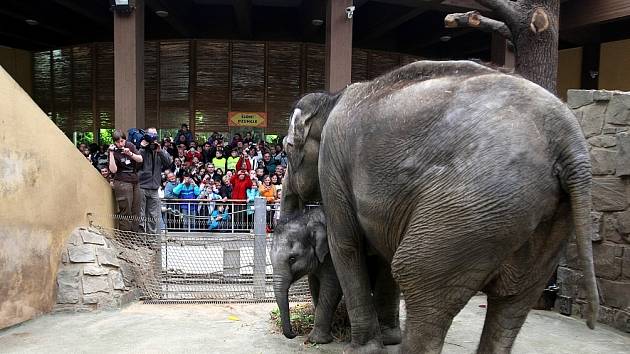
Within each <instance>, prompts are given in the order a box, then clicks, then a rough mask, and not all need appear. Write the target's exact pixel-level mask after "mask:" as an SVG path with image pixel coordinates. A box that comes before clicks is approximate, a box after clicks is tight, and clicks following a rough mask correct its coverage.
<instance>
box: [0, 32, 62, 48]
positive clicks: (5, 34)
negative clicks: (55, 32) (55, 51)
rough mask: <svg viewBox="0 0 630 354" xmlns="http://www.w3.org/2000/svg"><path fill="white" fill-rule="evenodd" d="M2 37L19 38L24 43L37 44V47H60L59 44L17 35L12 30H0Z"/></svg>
mask: <svg viewBox="0 0 630 354" xmlns="http://www.w3.org/2000/svg"><path fill="white" fill-rule="evenodd" d="M0 37H6V38H13V39H15V40H17V41H19V42H23V43H24V44H30V45H32V46H35V47H42V48H46V49H50V48H56V47H58V45H57V44H52V43H48V42H41V41H37V40H34V39H31V38H26V37H23V36H20V35H17V34H15V33H10V32H4V31H0Z"/></svg>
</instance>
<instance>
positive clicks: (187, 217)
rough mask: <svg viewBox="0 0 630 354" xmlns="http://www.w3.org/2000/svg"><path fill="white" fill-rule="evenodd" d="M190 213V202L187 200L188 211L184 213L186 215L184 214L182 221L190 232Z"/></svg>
mask: <svg viewBox="0 0 630 354" xmlns="http://www.w3.org/2000/svg"><path fill="white" fill-rule="evenodd" d="M191 215H192V212H191V211H190V202H188V212H187V213H186V215H184V222H186V225H188V232H190V223H191V220H190V216H191Z"/></svg>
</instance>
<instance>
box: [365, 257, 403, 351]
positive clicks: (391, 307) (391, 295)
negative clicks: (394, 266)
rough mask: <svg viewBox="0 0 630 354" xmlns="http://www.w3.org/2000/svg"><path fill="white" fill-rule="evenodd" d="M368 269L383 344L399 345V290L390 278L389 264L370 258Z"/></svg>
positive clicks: (382, 260)
mask: <svg viewBox="0 0 630 354" xmlns="http://www.w3.org/2000/svg"><path fill="white" fill-rule="evenodd" d="M368 269H369V273H370V278H371V283H372V288H373V290H372V298H373V299H374V306H375V307H376V313H377V315H378V323H379V325H380V327H381V336H382V338H383V344H385V345H392V344H400V342H401V341H402V337H401V333H400V318H399V310H400V289H399V288H398V284H396V281H395V280H394V278H393V277H392V271H391V268H390V265H389V262H387V261H386V260H384V259H383V258H381V257H380V256H376V255H375V256H370V257H369V260H368Z"/></svg>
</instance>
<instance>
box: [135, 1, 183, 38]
mask: <svg viewBox="0 0 630 354" xmlns="http://www.w3.org/2000/svg"><path fill="white" fill-rule="evenodd" d="M145 1H146V5H147V6H148V7H149V8H150V9H151V11H152V12H155V11H160V10H161V11H167V12H168V16H166V17H164V18H163V20H164V21H166V23H168V24H169V26H171V28H173V29H174V30H175V31H176V32H177V33H179V35H180V36H182V37H186V38H188V37H191V32H190V30H189V29H188V26H186V25H185V24H184V22H182V20H181V19H182V18H184V17H185V16H184V11H185V10H186V9H185V8H184V9H182V5H186V4H182V2H181V1H178V2H177V6H172V7H169V6H166V4H165V3H166V1H162V0H145ZM145 16H146V15H145Z"/></svg>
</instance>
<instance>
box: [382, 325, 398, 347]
mask: <svg viewBox="0 0 630 354" xmlns="http://www.w3.org/2000/svg"><path fill="white" fill-rule="evenodd" d="M381 337H383V344H385V345H394V344H400V343H402V334H401V332H400V327H395V328H387V327H381Z"/></svg>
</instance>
